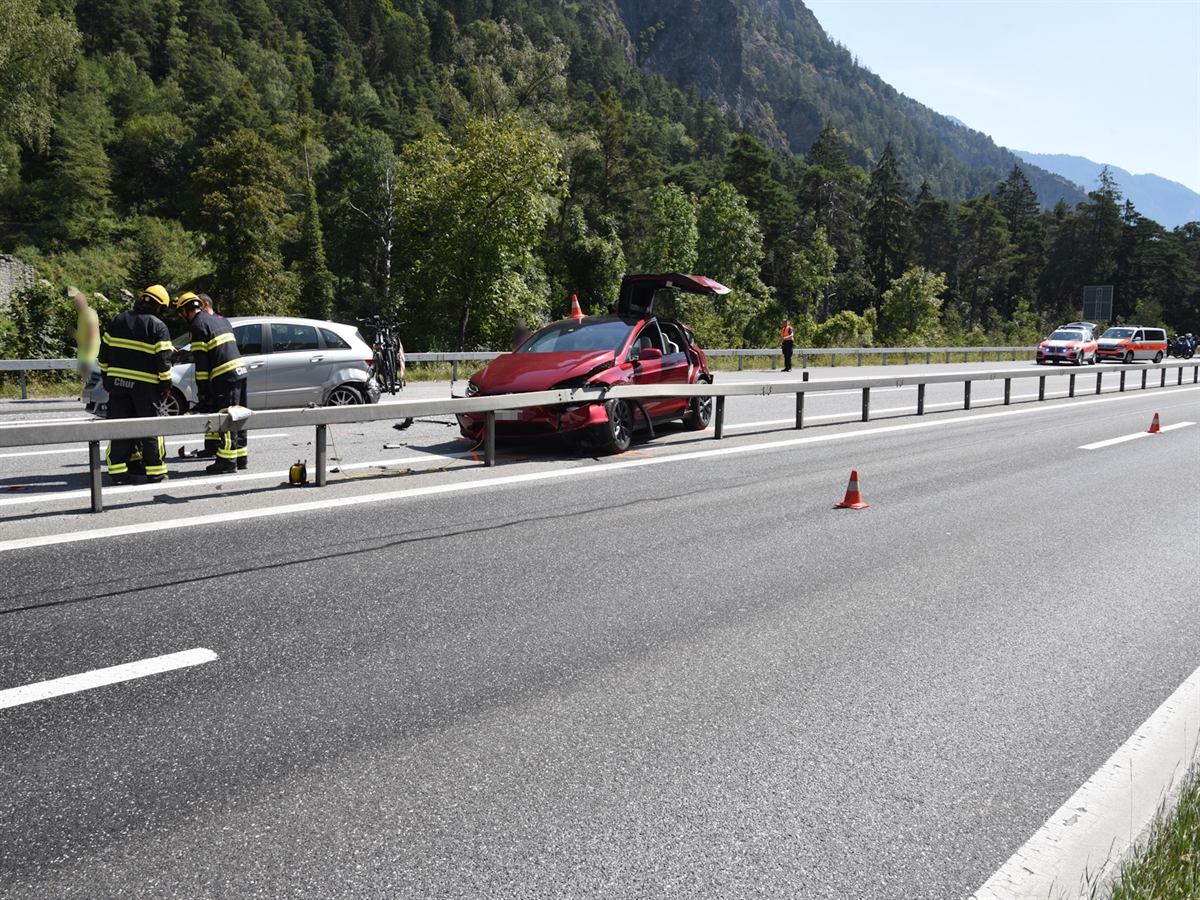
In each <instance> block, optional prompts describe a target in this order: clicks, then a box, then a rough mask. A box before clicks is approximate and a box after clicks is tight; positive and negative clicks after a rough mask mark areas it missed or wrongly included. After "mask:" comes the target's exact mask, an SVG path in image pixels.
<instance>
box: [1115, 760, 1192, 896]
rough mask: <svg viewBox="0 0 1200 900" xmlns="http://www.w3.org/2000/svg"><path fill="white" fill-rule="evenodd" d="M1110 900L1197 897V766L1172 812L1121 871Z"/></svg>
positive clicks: (1158, 824)
mask: <svg viewBox="0 0 1200 900" xmlns="http://www.w3.org/2000/svg"><path fill="white" fill-rule="evenodd" d="M1111 896H1112V900H1196V898H1198V897H1200V765H1197V766H1196V767H1195V768H1193V769H1192V772H1191V774H1190V775H1189V776H1188V779H1187V781H1186V782H1185V784H1184V788H1183V793H1182V795H1181V796H1180V798H1179V806H1178V807H1177V808H1176V810H1175V812H1174V813H1172V814H1171V815H1169V816H1166V817H1165V818H1163V819H1160V820H1159V821H1158V822H1157V823H1156V824H1155V826H1154V829H1153V830H1152V832H1151V834H1150V840H1149V843H1148V844H1147V845H1146V847H1144V848H1143V849H1142V850H1141V851H1140V852H1138V853H1137V854H1136V855H1135V856H1134V858H1133V859H1132V860H1130V861H1129V862H1127V863H1126V864H1125V866H1124V867H1123V868H1122V870H1121V875H1120V877H1119V878H1118V880H1117V881H1116V883H1115V884H1114V885H1113V889H1112V895H1111Z"/></svg>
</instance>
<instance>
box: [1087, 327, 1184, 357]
mask: <svg viewBox="0 0 1200 900" xmlns="http://www.w3.org/2000/svg"><path fill="white" fill-rule="evenodd" d="M1096 354H1097V356H1099V358H1100V359H1102V360H1105V359H1107V360H1111V361H1112V362H1124V363H1131V362H1133V361H1134V360H1138V359H1148V360H1150V361H1152V362H1162V359H1163V357H1164V356H1166V355H1167V332H1166V330H1165V329H1162V328H1145V327H1143V326H1141V325H1114V326H1113V327H1112V328H1110V329H1108V331H1106V332H1104V334H1102V335H1100V341H1099V345H1098V347H1097V350H1096Z"/></svg>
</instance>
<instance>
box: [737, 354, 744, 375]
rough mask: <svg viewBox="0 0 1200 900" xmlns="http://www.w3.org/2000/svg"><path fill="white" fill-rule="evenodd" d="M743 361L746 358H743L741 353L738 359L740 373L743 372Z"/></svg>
mask: <svg viewBox="0 0 1200 900" xmlns="http://www.w3.org/2000/svg"><path fill="white" fill-rule="evenodd" d="M743 359H745V357H743V356H742V354H740V353H739V354H738V358H737V361H738V371H739V372H740V371H742V360H743Z"/></svg>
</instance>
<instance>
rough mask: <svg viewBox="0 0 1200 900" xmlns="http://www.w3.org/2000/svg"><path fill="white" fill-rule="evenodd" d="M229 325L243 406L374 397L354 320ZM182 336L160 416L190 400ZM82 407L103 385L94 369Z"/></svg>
mask: <svg viewBox="0 0 1200 900" xmlns="http://www.w3.org/2000/svg"><path fill="white" fill-rule="evenodd" d="M228 321H229V324H230V325H231V326H232V327H233V334H234V337H235V338H236V340H237V345H238V350H239V351H240V352H241V354H242V359H243V360H244V361H245V363H246V370H247V371H246V405H247V406H249V407H250V408H251V409H279V408H283V407H296V406H308V405H309V404H314V405H317V406H340V405H345V404H353V403H377V402H378V401H379V384H378V382H377V381H376V380H375V371H374V369H373V368H372V367H371V359H372V356H373V353H372V350H371V347H370V345H369V344H368V343H367V342H366V341H365V340H363V336H362V335H361V334H359V332H358V329H356V328H355V327H354V326H353V325H341V324H338V323H337V322H321V321H317V320H316V319H298V318H287V317H280V316H232V317H230V318H229V320H228ZM188 339H189V338H188V335H187V334H186V333H185V334H183V335H182V336H181V337H179V338H176V344H177V346H178V348H179V349H177V351H176V357H175V358H176V364H175V365H174V366H172V367H171V382H172V387H171V393H170V396H168V398H167V399H166V400H165V401H164V402H163V403H162V404H161V405H160V406H159V414H160V415H179V414H181V413H185V412H187V411H188V410H190V409H191V408H192V407H194V406H195V405H196V402H197V400H198V397H199V395H198V393H197V391H196V367H195V365H194V364H193V362H192V359H191V351H190V349H189V348H190V344H188V343H187V341H188ZM82 399H83V402H84V404H85V405H86V407H87V408H88V409H89V410H91V411H93V412H95V413H100V412H102V411H103V410H104V407H105V405H106V404H107V403H108V392H107V391H106V390H104V385H103V384H102V383H101V381H100V372H99V371H98V370H97V371H95V372H93V373H92V375H91V377H90V378H89V379H88V381H87V384H86V385H84V388H83V398H82Z"/></svg>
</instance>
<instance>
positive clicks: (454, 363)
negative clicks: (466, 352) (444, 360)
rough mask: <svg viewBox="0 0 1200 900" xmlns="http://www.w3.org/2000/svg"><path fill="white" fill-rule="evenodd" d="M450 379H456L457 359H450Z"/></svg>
mask: <svg viewBox="0 0 1200 900" xmlns="http://www.w3.org/2000/svg"><path fill="white" fill-rule="evenodd" d="M450 380H451V381H458V360H457V359H452V360H450Z"/></svg>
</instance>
